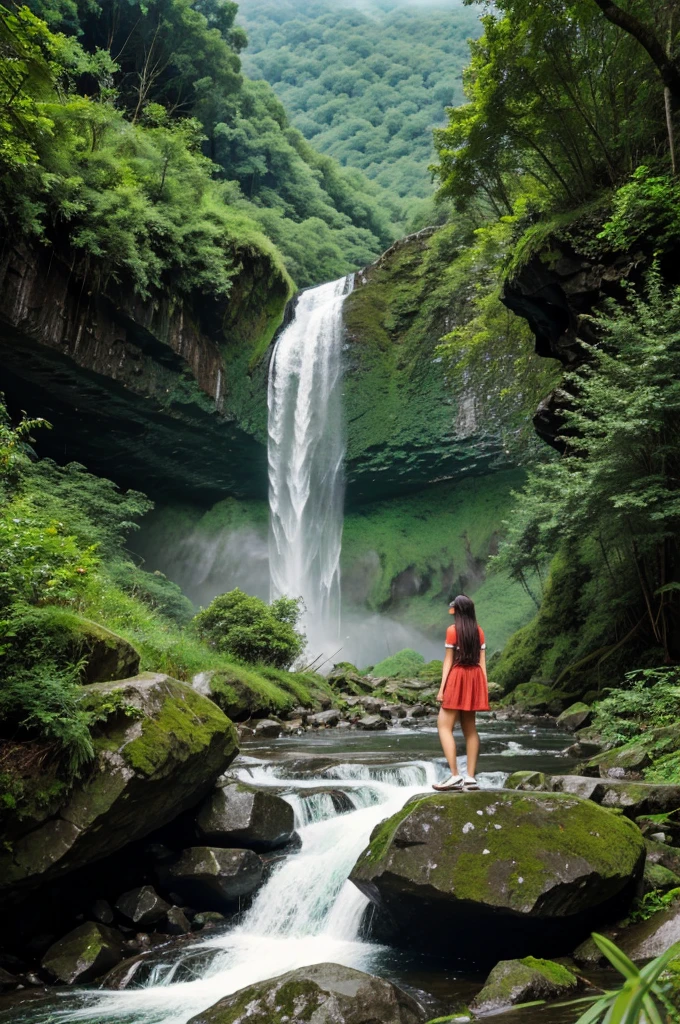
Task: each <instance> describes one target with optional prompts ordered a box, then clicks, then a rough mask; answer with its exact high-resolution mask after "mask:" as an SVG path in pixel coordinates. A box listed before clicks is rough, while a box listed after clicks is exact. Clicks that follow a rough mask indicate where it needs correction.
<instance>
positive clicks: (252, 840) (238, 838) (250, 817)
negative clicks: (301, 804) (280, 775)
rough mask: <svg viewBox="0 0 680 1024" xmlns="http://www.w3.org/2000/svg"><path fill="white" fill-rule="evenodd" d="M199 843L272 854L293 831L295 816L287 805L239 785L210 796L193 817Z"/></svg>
mask: <svg viewBox="0 0 680 1024" xmlns="http://www.w3.org/2000/svg"><path fill="white" fill-rule="evenodd" d="M196 826H197V829H198V834H199V837H200V838H201V840H203V841H204V842H205V843H207V844H209V845H215V846H226V847H234V846H247V847H249V848H250V849H253V850H257V851H258V852H259V851H263V850H274V849H276V848H277V847H278V846H283V845H284V844H285V843H287V842H288V841H289V839H290V838H291V836H292V835H293V832H294V831H295V814H294V812H293V808H292V807H291V805H290V804H289V803H287V801H285V800H283V799H282V798H281V797H280V796H276V795H275V794H273V793H268V792H267V791H266V790H263V789H256V788H254V787H253V786H248V785H246V784H244V783H242V782H233V783H231V784H230V785H227V786H222V787H220V788H218V789H216V790H214V792H212V793H211V794H210V796H209V797H208V798H207V799H206V801H205V803H203V805H202V806H201V808H200V810H199V812H198V815H197V817H196Z"/></svg>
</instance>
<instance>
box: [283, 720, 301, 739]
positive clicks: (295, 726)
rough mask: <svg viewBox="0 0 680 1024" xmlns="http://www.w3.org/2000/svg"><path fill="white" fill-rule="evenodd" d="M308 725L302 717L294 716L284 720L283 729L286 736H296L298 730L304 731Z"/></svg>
mask: <svg viewBox="0 0 680 1024" xmlns="http://www.w3.org/2000/svg"><path fill="white" fill-rule="evenodd" d="M306 728H307V726H306V725H305V724H304V723H303V721H302V719H301V718H293V719H291V720H290V721H289V722H284V724H283V726H282V729H283V732H284V733H285V734H286V736H295V735H296V734H297V733H298V732H302V731H303V730H304V729H306Z"/></svg>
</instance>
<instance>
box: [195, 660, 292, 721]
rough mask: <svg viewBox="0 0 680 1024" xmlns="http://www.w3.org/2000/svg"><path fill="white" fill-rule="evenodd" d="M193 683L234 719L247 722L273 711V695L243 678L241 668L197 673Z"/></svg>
mask: <svg viewBox="0 0 680 1024" xmlns="http://www.w3.org/2000/svg"><path fill="white" fill-rule="evenodd" d="M191 685H192V687H193V688H194V689H195V690H196V692H197V693H200V694H201V695H202V696H203V697H208V698H209V699H210V700H212V701H214V703H215V704H217V706H218V707H219V708H221V709H222V711H224V713H225V715H227V717H228V718H231V720H232V721H233V722H243V721H246V720H247V719H250V718H253V717H257V716H259V715H267V714H271V712H272V702H271V698H270V697H268V696H267V695H266V694H265V693H261V692H260V691H259V690H255V689H253V688H252V687H250V686H248V685H247V684H246V683H245V682H243V680H242V679H241V678H239V674H238V671H237V670H233V671H232V670H230V669H214V670H211V671H209V672H199V673H198V674H197V675H195V676H193V678H192V680H191ZM294 704H295V699H294V697H293V696H292V695H291V698H290V706H291V708H292V707H293V705H294Z"/></svg>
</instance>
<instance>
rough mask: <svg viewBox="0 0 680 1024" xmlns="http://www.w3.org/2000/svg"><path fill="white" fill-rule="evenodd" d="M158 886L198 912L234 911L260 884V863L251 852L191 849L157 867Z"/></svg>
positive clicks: (200, 847)
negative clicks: (168, 889)
mask: <svg viewBox="0 0 680 1024" xmlns="http://www.w3.org/2000/svg"><path fill="white" fill-rule="evenodd" d="M156 870H157V873H158V878H159V881H160V883H161V885H164V886H165V887H167V888H172V889H173V891H176V892H177V893H179V895H180V896H181V897H182V899H183V900H187V901H188V902H189V903H191V904H192V905H193V906H195V907H197V908H198V909H205V910H214V909H215V908H216V907H218V906H219V907H223V908H226V909H228V910H231V909H233V907H234V905H235V904H238V901H239V899H240V898H241V897H242V896H249V895H250V894H251V893H253V892H254V891H255V890H256V889H257V887H258V885H259V884H260V882H261V880H262V861H261V860H260V858H259V857H258V856H257V854H256V853H253V851H252V850H221V849H217V848H216V847H210V846H193V847H190V848H189V849H188V850H183V851H182V852H181V854H179V856H178V857H177V858H175V859H174V860H172V861H169V862H164V863H162V864H159V865H158V867H157V869H156Z"/></svg>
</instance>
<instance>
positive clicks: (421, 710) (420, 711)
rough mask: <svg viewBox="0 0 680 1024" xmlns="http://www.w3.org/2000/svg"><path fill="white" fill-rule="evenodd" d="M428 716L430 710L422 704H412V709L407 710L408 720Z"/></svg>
mask: <svg viewBox="0 0 680 1024" xmlns="http://www.w3.org/2000/svg"><path fill="white" fill-rule="evenodd" d="M429 714H430V709H429V708H426V707H425V705H424V704H414V705H413V707H412V708H409V712H408V717H409V718H426V717H427V716H428V715H429Z"/></svg>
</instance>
